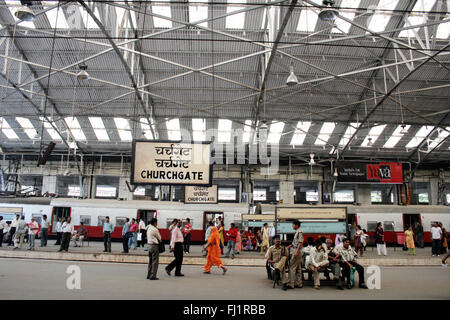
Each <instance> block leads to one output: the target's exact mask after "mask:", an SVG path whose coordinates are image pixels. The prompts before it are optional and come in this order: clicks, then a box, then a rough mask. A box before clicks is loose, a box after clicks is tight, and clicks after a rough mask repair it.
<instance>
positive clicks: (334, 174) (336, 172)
mask: <svg viewBox="0 0 450 320" xmlns="http://www.w3.org/2000/svg"><path fill="white" fill-rule="evenodd" d="M333 176H334V177H337V176H338V171H337V169H336V168H335V169H334V173H333Z"/></svg>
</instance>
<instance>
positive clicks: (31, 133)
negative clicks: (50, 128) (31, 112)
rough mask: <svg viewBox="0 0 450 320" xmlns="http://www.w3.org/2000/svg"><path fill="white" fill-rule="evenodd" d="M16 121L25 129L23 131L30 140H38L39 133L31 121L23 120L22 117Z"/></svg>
mask: <svg viewBox="0 0 450 320" xmlns="http://www.w3.org/2000/svg"><path fill="white" fill-rule="evenodd" d="M16 121H17V122H18V123H19V124H20V126H21V127H22V128H23V131H24V132H25V133H26V135H27V136H28V138H30V139H36V138H37V135H38V133H37V131H36V129H35V128H34V126H33V124H32V123H31V121H30V120H29V119H27V118H22V117H16Z"/></svg>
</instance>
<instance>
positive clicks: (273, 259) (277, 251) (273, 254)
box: [266, 235, 289, 284]
mask: <svg viewBox="0 0 450 320" xmlns="http://www.w3.org/2000/svg"><path fill="white" fill-rule="evenodd" d="M273 240H274V243H275V244H274V245H273V246H271V247H269V249H268V250H267V253H266V258H267V264H266V268H267V274H268V275H270V274H271V270H270V266H272V267H273V268H275V271H276V272H278V271H279V272H280V275H281V282H282V283H283V284H285V283H287V278H286V271H285V266H286V262H287V259H288V258H289V252H288V249H286V248H285V247H284V246H282V245H281V240H280V236H279V235H275V236H274V237H273Z"/></svg>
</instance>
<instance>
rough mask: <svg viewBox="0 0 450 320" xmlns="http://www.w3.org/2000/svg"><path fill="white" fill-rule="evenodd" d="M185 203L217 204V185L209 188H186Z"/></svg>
mask: <svg viewBox="0 0 450 320" xmlns="http://www.w3.org/2000/svg"><path fill="white" fill-rule="evenodd" d="M184 202H185V203H217V185H213V186H211V187H201V186H186V187H185V189H184Z"/></svg>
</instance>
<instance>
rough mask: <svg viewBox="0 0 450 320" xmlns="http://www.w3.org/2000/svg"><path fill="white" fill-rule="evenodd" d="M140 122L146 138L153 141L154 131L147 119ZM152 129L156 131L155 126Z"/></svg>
mask: <svg viewBox="0 0 450 320" xmlns="http://www.w3.org/2000/svg"><path fill="white" fill-rule="evenodd" d="M140 122H141V128H142V131H143V133H144V136H145V138H146V139H148V140H153V139H154V137H153V134H152V130H150V125H149V124H148V121H147V119H146V118H141V119H140ZM152 127H153V130H155V126H154V125H153V126H152Z"/></svg>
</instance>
